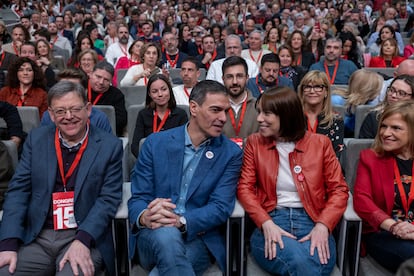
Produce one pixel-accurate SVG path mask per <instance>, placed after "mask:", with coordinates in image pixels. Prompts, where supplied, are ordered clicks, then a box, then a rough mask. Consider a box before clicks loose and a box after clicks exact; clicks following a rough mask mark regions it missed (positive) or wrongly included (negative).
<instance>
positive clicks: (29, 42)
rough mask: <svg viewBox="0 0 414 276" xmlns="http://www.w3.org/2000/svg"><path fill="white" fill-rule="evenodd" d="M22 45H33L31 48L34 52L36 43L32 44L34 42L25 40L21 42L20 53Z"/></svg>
mask: <svg viewBox="0 0 414 276" xmlns="http://www.w3.org/2000/svg"><path fill="white" fill-rule="evenodd" d="M23 46H31V47H33V49H34V50H35V52H36V44H34V42H32V41H25V42H23V43H22V45H21V46H20V53H21V51H22V47H23Z"/></svg>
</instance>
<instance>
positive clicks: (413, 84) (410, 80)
mask: <svg viewBox="0 0 414 276" xmlns="http://www.w3.org/2000/svg"><path fill="white" fill-rule="evenodd" d="M397 80H401V81H404V82H405V83H406V84H408V85H409V86H410V88H411V93H412V94H411V99H413V100H414V76H411V75H406V74H404V75H399V76H397V77H395V78H394V79H393V80H392V82H391V83H390V86H391V85H393V83H394V82H395V81H397Z"/></svg>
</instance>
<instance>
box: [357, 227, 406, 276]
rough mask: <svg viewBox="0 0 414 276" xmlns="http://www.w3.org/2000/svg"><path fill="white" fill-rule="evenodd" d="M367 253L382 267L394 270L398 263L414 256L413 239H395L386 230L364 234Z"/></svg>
mask: <svg viewBox="0 0 414 276" xmlns="http://www.w3.org/2000/svg"><path fill="white" fill-rule="evenodd" d="M364 238H365V241H366V245H367V253H368V254H369V255H371V257H372V258H374V260H375V261H377V262H378V263H379V264H381V265H382V266H383V267H385V268H387V269H389V270H391V271H393V272H396V271H397V269H398V267H399V266H400V264H402V263H403V262H404V261H406V260H408V259H410V258H412V257H414V241H410V240H401V239H397V238H396V237H395V236H394V235H393V234H391V233H390V232H388V231H380V232H377V233H372V234H367V235H365V237H364Z"/></svg>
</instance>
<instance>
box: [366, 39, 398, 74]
mask: <svg viewBox="0 0 414 276" xmlns="http://www.w3.org/2000/svg"><path fill="white" fill-rule="evenodd" d="M398 51H399V50H398V44H397V41H396V40H395V39H394V38H387V39H386V40H384V41H383V42H382V43H381V50H380V55H379V56H377V57H373V58H371V61H370V62H369V67H379V68H395V67H397V66H398V65H399V64H400V63H401V62H402V61H403V60H405V58H404V57H400V56H399V55H398V53H399V52H398Z"/></svg>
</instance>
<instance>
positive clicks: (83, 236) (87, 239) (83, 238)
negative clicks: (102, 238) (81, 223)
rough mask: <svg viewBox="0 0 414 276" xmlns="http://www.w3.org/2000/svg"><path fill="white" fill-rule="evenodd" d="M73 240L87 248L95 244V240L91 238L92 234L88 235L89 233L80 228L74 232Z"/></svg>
mask: <svg viewBox="0 0 414 276" xmlns="http://www.w3.org/2000/svg"><path fill="white" fill-rule="evenodd" d="M75 240H78V241H80V242H81V243H83V244H84V245H85V246H86V247H87V248H89V249H91V248H92V247H94V246H95V240H94V239H93V238H92V236H91V235H89V233H87V232H85V231H82V230H79V231H78V232H77V233H76V237H75Z"/></svg>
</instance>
